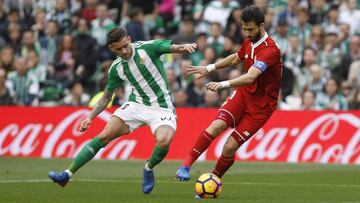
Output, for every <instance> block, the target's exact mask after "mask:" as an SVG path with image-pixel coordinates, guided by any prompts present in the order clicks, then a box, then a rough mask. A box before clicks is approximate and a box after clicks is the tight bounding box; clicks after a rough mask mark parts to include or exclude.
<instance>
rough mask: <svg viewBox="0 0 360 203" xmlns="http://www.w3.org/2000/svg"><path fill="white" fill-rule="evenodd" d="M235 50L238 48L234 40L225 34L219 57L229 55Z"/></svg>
mask: <svg viewBox="0 0 360 203" xmlns="http://www.w3.org/2000/svg"><path fill="white" fill-rule="evenodd" d="M235 50H238V47H237V46H236V45H235V44H234V41H233V40H232V38H230V37H228V36H225V37H224V44H223V48H222V52H221V54H220V57H222V58H225V57H226V56H229V55H231V54H232V53H234V51H235Z"/></svg>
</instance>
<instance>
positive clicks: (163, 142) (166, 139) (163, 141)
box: [156, 135, 172, 148]
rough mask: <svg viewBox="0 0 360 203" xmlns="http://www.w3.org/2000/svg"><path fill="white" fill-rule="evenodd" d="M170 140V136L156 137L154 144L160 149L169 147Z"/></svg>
mask: <svg viewBox="0 0 360 203" xmlns="http://www.w3.org/2000/svg"><path fill="white" fill-rule="evenodd" d="M171 140H172V136H170V135H157V136H156V144H157V145H158V146H159V147H161V148H167V147H169V145H170V143H171Z"/></svg>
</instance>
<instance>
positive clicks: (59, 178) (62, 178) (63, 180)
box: [49, 171, 70, 187]
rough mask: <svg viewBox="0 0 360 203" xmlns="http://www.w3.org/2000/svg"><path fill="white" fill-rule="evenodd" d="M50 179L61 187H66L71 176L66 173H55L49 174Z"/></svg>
mask: <svg viewBox="0 0 360 203" xmlns="http://www.w3.org/2000/svg"><path fill="white" fill-rule="evenodd" d="M49 178H50V179H51V180H52V181H53V182H54V183H57V184H59V185H60V186H61V187H64V186H65V185H66V184H67V183H68V182H69V179H70V178H69V174H67V173H66V172H65V171H63V172H60V173H56V172H54V171H50V172H49Z"/></svg>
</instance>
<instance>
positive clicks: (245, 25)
mask: <svg viewBox="0 0 360 203" xmlns="http://www.w3.org/2000/svg"><path fill="white" fill-rule="evenodd" d="M262 26H264V23H261V24H260V26H257V25H256V24H255V22H254V21H250V22H244V21H241V27H242V30H243V33H244V35H245V37H246V38H249V39H250V41H251V42H254V43H255V42H257V41H258V40H259V39H260V37H261V32H260V29H261V28H262Z"/></svg>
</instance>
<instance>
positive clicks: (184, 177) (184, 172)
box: [175, 166, 190, 181]
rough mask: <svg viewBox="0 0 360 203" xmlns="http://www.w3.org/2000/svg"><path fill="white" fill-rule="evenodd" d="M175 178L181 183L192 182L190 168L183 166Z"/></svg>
mask: <svg viewBox="0 0 360 203" xmlns="http://www.w3.org/2000/svg"><path fill="white" fill-rule="evenodd" d="M175 178H176V179H177V180H180V181H188V180H190V167H189V166H181V167H180V168H179V169H178V170H177V172H176V177H175Z"/></svg>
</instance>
